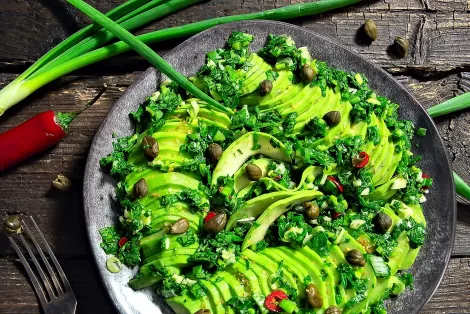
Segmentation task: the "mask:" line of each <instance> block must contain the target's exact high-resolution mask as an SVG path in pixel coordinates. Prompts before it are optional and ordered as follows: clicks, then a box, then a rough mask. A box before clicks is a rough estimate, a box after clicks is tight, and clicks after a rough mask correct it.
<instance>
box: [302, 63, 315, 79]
mask: <svg viewBox="0 0 470 314" xmlns="http://www.w3.org/2000/svg"><path fill="white" fill-rule="evenodd" d="M314 77H315V72H314V71H313V69H312V67H311V66H310V65H308V64H304V66H303V67H302V70H300V78H301V79H302V81H303V82H304V83H306V84H308V83H310V82H312V81H313V78H314Z"/></svg>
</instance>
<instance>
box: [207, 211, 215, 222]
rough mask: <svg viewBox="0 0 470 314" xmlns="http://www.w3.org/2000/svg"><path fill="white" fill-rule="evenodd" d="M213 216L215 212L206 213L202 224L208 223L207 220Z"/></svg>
mask: <svg viewBox="0 0 470 314" xmlns="http://www.w3.org/2000/svg"><path fill="white" fill-rule="evenodd" d="M215 215H217V213H216V212H208V213H207V216H206V217H205V218H204V222H208V221H209V220H211V219H212V218H214V217H215Z"/></svg>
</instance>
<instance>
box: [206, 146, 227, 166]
mask: <svg viewBox="0 0 470 314" xmlns="http://www.w3.org/2000/svg"><path fill="white" fill-rule="evenodd" d="M222 153H223V150H222V147H221V146H220V145H219V144H217V143H210V144H209V146H207V150H206V157H207V159H209V162H210V163H212V164H214V165H215V164H217V162H218V161H219V159H220V156H222Z"/></svg>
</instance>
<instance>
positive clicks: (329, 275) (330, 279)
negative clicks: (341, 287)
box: [298, 246, 339, 305]
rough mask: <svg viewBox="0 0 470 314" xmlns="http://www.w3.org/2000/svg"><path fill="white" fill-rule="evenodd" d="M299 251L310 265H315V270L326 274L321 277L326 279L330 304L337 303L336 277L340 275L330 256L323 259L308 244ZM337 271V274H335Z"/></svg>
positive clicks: (323, 279)
mask: <svg viewBox="0 0 470 314" xmlns="http://www.w3.org/2000/svg"><path fill="white" fill-rule="evenodd" d="M298 252H299V253H300V254H302V255H303V256H304V260H306V261H307V264H308V266H310V267H313V268H314V269H315V270H319V271H320V274H321V275H322V273H323V274H324V275H322V278H321V279H322V281H324V283H325V286H326V294H327V296H328V298H327V299H328V303H329V304H330V305H336V297H335V285H336V284H335V281H336V277H339V275H338V273H337V272H336V268H335V267H334V266H332V265H331V264H332V262H331V260H330V258H329V257H325V258H324V260H323V259H322V258H321V257H320V256H319V255H318V254H317V253H316V252H315V251H314V250H312V249H310V248H309V247H307V246H304V247H302V248H301V249H299V251H298ZM327 263H328V264H330V266H328V264H327ZM335 272H336V276H335V274H334V273H335ZM323 277H324V278H323Z"/></svg>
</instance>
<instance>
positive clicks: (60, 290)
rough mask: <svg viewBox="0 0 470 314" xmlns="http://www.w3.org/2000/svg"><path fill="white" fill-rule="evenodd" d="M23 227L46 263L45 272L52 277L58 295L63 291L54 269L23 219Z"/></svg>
mask: <svg viewBox="0 0 470 314" xmlns="http://www.w3.org/2000/svg"><path fill="white" fill-rule="evenodd" d="M23 227H24V229H25V231H26V233H27V234H28V236H29V238H30V239H31V241H33V244H34V246H35V247H36V250H37V251H38V252H39V255H40V256H41V258H42V261H43V263H44V264H45V265H46V268H47V272H48V273H49V276H50V277H51V278H52V281H53V283H54V286H55V290H56V291H57V295H60V294H61V292H62V293H65V291H64V289H62V287H61V285H60V284H59V280H58V279H57V276H56V274H55V272H54V270H53V269H52V266H51V264H50V263H49V261H48V260H47V258H46V256H45V255H44V252H43V251H42V249H41V246H40V245H39V243H38V241H36V238H35V237H34V235H33V234H32V233H31V230H30V229H29V228H28V226H27V225H26V223H25V222H24V221H23Z"/></svg>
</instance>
